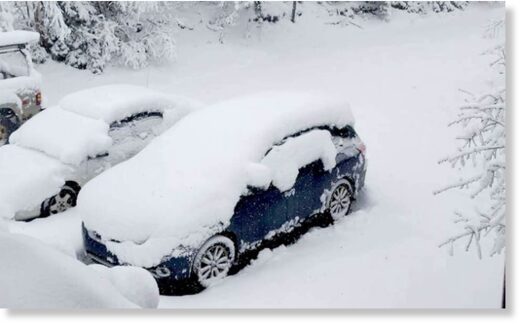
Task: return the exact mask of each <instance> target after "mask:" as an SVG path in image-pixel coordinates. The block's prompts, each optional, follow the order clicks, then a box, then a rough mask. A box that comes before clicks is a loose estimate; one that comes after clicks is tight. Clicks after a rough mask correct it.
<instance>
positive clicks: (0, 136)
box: [0, 125, 7, 145]
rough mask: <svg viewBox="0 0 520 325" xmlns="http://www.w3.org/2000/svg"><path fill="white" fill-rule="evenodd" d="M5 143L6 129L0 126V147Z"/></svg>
mask: <svg viewBox="0 0 520 325" xmlns="http://www.w3.org/2000/svg"><path fill="white" fill-rule="evenodd" d="M6 142H7V128H6V127H5V126H3V125H0V145H3V144H5V143H6Z"/></svg>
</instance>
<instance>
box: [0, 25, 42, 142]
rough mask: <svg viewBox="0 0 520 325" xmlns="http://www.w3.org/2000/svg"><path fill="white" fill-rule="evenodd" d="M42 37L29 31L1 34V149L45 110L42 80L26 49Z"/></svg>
mask: <svg viewBox="0 0 520 325" xmlns="http://www.w3.org/2000/svg"><path fill="white" fill-rule="evenodd" d="M39 37H40V35H39V34H38V33H34V32H28V31H13V32H3V33H0V146H1V145H3V144H5V143H6V142H7V139H8V138H9V135H10V134H11V133H12V132H14V131H15V130H16V129H17V128H18V127H19V126H20V125H21V124H22V123H23V122H25V121H27V120H28V119H29V118H31V117H33V116H34V115H36V114H37V113H39V112H40V111H41V110H42V95H41V92H40V84H41V77H40V74H39V73H38V72H36V70H34V68H33V65H32V62H31V56H30V54H29V52H28V51H27V50H26V46H27V44H29V43H35V42H38V39H39Z"/></svg>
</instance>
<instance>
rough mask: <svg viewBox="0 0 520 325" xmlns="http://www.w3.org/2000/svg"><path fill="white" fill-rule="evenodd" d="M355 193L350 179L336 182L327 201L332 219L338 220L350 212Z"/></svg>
mask: <svg viewBox="0 0 520 325" xmlns="http://www.w3.org/2000/svg"><path fill="white" fill-rule="evenodd" d="M353 194H354V191H353V188H352V185H351V184H350V182H349V181H347V180H342V181H340V182H338V183H336V184H334V187H333V188H332V190H331V192H330V196H329V199H328V202H327V210H328V212H329V214H330V216H331V218H332V220H334V221H337V220H339V219H341V218H343V217H345V216H346V215H347V214H349V213H350V208H351V207H352V200H353Z"/></svg>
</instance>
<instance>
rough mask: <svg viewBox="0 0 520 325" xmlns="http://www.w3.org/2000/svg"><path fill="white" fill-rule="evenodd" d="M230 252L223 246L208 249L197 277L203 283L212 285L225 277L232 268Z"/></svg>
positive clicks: (201, 260) (217, 245) (203, 256)
mask: <svg viewBox="0 0 520 325" xmlns="http://www.w3.org/2000/svg"><path fill="white" fill-rule="evenodd" d="M231 262H232V261H231V258H230V252H229V250H228V248H227V247H225V246H224V245H222V244H216V245H213V246H211V247H210V248H208V249H207V250H206V251H205V252H204V254H203V255H202V257H201V259H200V265H199V267H198V270H197V275H198V277H199V281H200V282H201V283H203V284H204V283H210V282H212V281H214V280H217V279H221V278H223V277H225V276H226V275H227V273H228V271H229V269H230V268H231Z"/></svg>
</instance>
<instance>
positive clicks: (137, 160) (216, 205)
mask: <svg viewBox="0 0 520 325" xmlns="http://www.w3.org/2000/svg"><path fill="white" fill-rule="evenodd" d="M353 122H354V120H353V117H352V114H351V112H350V109H349V106H348V104H346V103H345V102H344V101H342V100H336V99H331V98H327V97H320V96H312V95H308V94H276V93H266V94H259V95H254V96H249V97H246V98H242V99H236V100H230V101H227V102H223V103H220V104H216V105H213V106H210V107H207V108H205V109H202V110H199V111H196V112H194V113H192V114H190V115H189V116H187V117H186V118H184V119H183V120H181V121H180V122H179V123H177V124H176V125H175V126H174V127H173V128H171V129H170V130H168V131H167V132H165V133H164V134H163V135H162V136H160V137H158V138H157V139H155V140H153V141H152V143H150V145H149V146H148V147H147V148H145V149H144V150H143V151H142V152H141V153H140V154H138V155H136V156H135V157H134V158H132V159H130V160H128V161H127V162H125V163H123V164H120V165H119V166H116V167H115V168H113V169H111V170H108V171H107V172H105V173H104V174H103V175H100V176H99V177H97V178H95V179H94V180H92V181H91V182H90V183H89V184H87V186H85V187H84V188H83V190H82V192H81V193H80V196H79V204H78V209H79V214H80V215H81V217H82V218H83V220H84V222H85V225H86V227H87V228H90V229H93V230H95V231H96V232H98V233H99V234H100V235H101V236H102V237H103V238H105V239H106V238H109V239H117V240H119V241H123V242H122V243H120V244H118V243H114V242H110V243H109V244H110V245H109V249H111V250H112V251H113V252H114V253H116V255H118V257H120V258H121V259H122V260H123V261H126V262H128V263H131V264H136V265H140V266H152V265H153V264H155V263H158V262H159V261H160V260H161V257H164V256H165V255H168V254H169V253H170V252H171V250H172V248H174V247H176V246H177V245H179V244H181V243H182V244H183V245H186V246H192V247H198V245H200V244H201V243H202V241H204V240H205V239H207V238H208V236H209V235H211V233H212V232H214V231H215V229H214V228H213V227H214V226H215V225H218V224H220V225H221V226H222V227H224V226H226V225H227V224H228V223H229V219H230V218H231V216H232V215H233V211H234V207H235V205H236V203H237V202H238V200H239V199H240V196H241V195H242V194H243V193H244V190H245V189H246V187H247V185H249V183H250V180H251V171H252V170H254V168H251V166H252V164H258V163H260V162H261V160H262V158H263V157H264V155H265V153H266V151H267V150H268V149H269V148H271V147H272V146H273V144H275V143H277V142H279V141H281V140H282V139H283V138H284V137H286V136H288V135H291V134H294V133H296V132H298V131H301V130H304V129H308V128H312V127H315V126H325V125H328V126H337V127H344V126H345V125H347V124H353ZM137 243H140V244H137Z"/></svg>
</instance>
